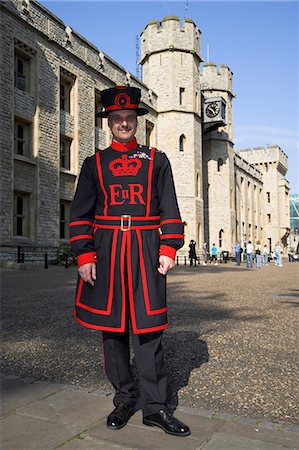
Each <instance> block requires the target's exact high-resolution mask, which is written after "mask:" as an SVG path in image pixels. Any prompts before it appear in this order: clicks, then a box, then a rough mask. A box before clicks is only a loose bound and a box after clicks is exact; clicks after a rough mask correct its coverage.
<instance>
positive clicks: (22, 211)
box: [13, 192, 30, 237]
mask: <svg viewBox="0 0 299 450" xmlns="http://www.w3.org/2000/svg"><path fill="white" fill-rule="evenodd" d="M29 211H30V210H29V194H24V193H20V192H15V194H14V222H13V234H14V236H22V237H29Z"/></svg>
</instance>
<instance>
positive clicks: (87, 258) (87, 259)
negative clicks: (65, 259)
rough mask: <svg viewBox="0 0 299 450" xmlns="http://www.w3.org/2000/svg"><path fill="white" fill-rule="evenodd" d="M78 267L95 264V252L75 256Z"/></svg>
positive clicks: (96, 259) (96, 260)
mask: <svg viewBox="0 0 299 450" xmlns="http://www.w3.org/2000/svg"><path fill="white" fill-rule="evenodd" d="M77 262H78V267H81V266H83V265H84V264H89V263H97V262H98V258H97V254H96V252H88V253H82V255H79V256H77Z"/></svg>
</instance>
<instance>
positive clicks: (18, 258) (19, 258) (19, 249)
mask: <svg viewBox="0 0 299 450" xmlns="http://www.w3.org/2000/svg"><path fill="white" fill-rule="evenodd" d="M20 262H21V247H20V246H19V245H18V256H17V263H20Z"/></svg>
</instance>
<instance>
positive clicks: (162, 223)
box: [160, 219, 183, 226]
mask: <svg viewBox="0 0 299 450" xmlns="http://www.w3.org/2000/svg"><path fill="white" fill-rule="evenodd" d="M166 223H183V222H182V221H181V219H167V220H162V221H161V223H160V225H161V226H162V225H165V224H166Z"/></svg>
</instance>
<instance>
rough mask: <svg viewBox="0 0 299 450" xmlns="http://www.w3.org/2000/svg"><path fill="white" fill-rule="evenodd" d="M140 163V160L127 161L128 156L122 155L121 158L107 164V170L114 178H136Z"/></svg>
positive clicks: (131, 159)
mask: <svg viewBox="0 0 299 450" xmlns="http://www.w3.org/2000/svg"><path fill="white" fill-rule="evenodd" d="M141 166H142V162H141V161H140V159H137V158H136V159H135V158H134V159H133V158H130V159H128V155H123V156H122V157H121V158H118V159H115V160H114V161H111V162H110V163H109V169H110V171H111V172H112V173H113V175H114V176H115V177H122V176H127V175H129V176H133V177H134V176H136V175H137V173H138V171H139V169H140V167H141Z"/></svg>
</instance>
